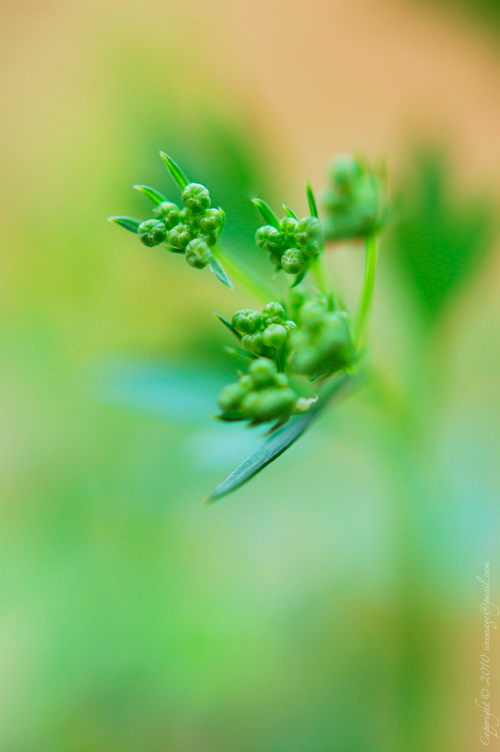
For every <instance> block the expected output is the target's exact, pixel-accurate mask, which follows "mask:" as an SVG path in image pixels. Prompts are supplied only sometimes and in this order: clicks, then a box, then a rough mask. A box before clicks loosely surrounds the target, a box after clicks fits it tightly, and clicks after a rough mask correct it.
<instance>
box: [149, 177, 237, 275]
mask: <svg viewBox="0 0 500 752" xmlns="http://www.w3.org/2000/svg"><path fill="white" fill-rule="evenodd" d="M135 187H136V188H139V189H141V192H143V193H146V195H147V196H148V197H149V198H150V199H151V200H152V201H153V202H154V203H155V206H154V208H153V210H152V214H153V215H154V216H153V217H152V218H150V219H147V220H146V221H144V222H141V223H140V224H139V225H138V226H137V235H138V238H139V240H140V241H141V243H143V244H144V245H146V246H148V247H152V246H156V245H161V244H162V243H165V244H166V246H167V248H169V250H170V251H173V252H175V253H184V254H185V257H186V261H187V263H188V264H189V265H190V266H192V267H194V268H195V269H203V268H204V267H205V266H207V265H208V264H210V263H211V262H212V260H213V255H212V251H211V250H210V249H211V248H212V247H213V246H214V245H215V244H216V243H217V239H218V236H219V234H220V232H221V231H222V228H223V226H224V222H225V214H224V212H223V211H222V209H218V208H215V207H212V206H211V199H210V194H209V192H208V189H207V188H206V187H205V186H204V185H202V184H201V183H188V184H187V185H186V186H185V187H184V188H183V190H182V195H181V200H182V204H183V206H182V207H181V206H178V205H177V204H176V203H174V202H173V201H168V200H163V201H162V200H161V199H162V198H164V197H163V196H162V194H161V193H159V192H158V191H156V190H155V189H154V188H148V187H147V186H135ZM134 231H135V230H134Z"/></svg>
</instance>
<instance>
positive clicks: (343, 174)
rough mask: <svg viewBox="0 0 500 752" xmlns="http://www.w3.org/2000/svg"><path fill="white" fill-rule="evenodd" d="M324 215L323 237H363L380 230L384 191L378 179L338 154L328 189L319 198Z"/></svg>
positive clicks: (363, 167)
mask: <svg viewBox="0 0 500 752" xmlns="http://www.w3.org/2000/svg"><path fill="white" fill-rule="evenodd" d="M323 205H324V207H325V209H326V211H327V212H328V217H327V218H326V220H325V223H324V227H325V238H326V239H327V240H341V239H345V238H355V237H365V236H366V235H370V234H371V233H374V232H376V231H378V230H379V229H380V226H381V224H382V221H383V215H384V191H383V186H382V181H381V178H380V176H378V175H377V174H376V173H375V172H374V171H373V170H370V169H369V167H368V166H367V165H366V164H364V163H363V162H362V161H361V160H359V159H356V158H355V157H353V156H351V155H339V156H338V157H336V159H335V160H334V161H333V163H332V166H331V168H330V187H329V189H328V190H327V191H326V193H325V194H324V196H323Z"/></svg>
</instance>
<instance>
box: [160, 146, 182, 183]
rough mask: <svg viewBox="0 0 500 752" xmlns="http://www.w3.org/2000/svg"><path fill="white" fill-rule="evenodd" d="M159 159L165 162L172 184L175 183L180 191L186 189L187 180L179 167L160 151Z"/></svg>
mask: <svg viewBox="0 0 500 752" xmlns="http://www.w3.org/2000/svg"><path fill="white" fill-rule="evenodd" d="M160 157H161V158H162V159H163V161H164V162H165V165H166V167H167V170H168V171H169V173H170V175H171V176H172V179H173V181H174V183H176V184H177V185H178V186H179V188H180V189H181V191H182V190H184V188H185V187H186V185H188V183H189V180H188V179H187V177H186V176H185V175H184V173H183V172H182V170H181V168H180V167H179V165H178V164H177V162H174V160H173V159H172V157H169V156H168V154H165V152H164V151H160Z"/></svg>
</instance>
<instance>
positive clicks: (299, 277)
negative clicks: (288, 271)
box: [290, 266, 307, 290]
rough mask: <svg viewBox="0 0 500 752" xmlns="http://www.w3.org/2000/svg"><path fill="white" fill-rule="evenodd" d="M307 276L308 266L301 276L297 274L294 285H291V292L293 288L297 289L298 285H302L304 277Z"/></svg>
mask: <svg viewBox="0 0 500 752" xmlns="http://www.w3.org/2000/svg"><path fill="white" fill-rule="evenodd" d="M306 274H307V266H306V268H305V269H303V270H302V271H301V272H300V274H297V276H296V277H295V279H294V281H293V283H292V284H291V285H290V290H291V289H292V288H293V287H297V285H300V283H301V282H302V280H303V279H304V277H305V276H306Z"/></svg>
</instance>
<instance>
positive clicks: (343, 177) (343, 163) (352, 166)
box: [330, 154, 361, 188]
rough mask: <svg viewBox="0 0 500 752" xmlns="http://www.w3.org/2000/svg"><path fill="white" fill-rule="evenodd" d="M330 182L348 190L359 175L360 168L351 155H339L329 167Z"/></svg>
mask: <svg viewBox="0 0 500 752" xmlns="http://www.w3.org/2000/svg"><path fill="white" fill-rule="evenodd" d="M330 174H331V176H332V180H333V182H334V183H336V184H337V185H338V186H339V187H341V188H349V187H350V186H351V185H352V184H353V183H354V181H355V180H356V178H358V177H359V176H360V174H361V170H360V166H359V164H358V162H357V161H356V159H355V158H354V157H353V156H352V155H351V154H339V156H338V157H336V158H335V159H334V160H333V164H332V166H331V172H330Z"/></svg>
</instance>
